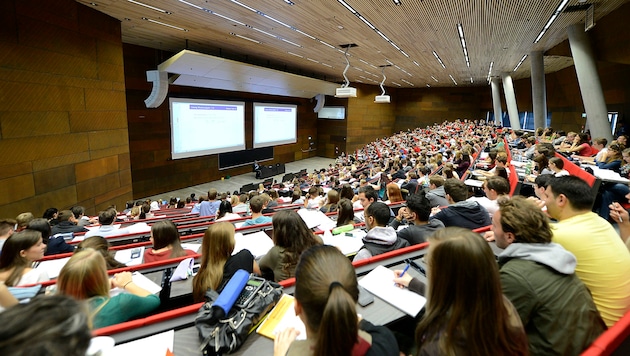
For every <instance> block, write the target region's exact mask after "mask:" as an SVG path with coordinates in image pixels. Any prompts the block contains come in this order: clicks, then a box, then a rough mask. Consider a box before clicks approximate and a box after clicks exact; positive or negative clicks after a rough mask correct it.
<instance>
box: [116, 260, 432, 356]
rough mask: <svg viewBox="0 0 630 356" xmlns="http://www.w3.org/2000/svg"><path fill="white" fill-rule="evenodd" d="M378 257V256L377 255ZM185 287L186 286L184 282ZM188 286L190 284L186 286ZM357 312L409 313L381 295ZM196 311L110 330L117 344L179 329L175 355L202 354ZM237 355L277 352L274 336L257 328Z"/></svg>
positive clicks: (382, 321)
mask: <svg viewBox="0 0 630 356" xmlns="http://www.w3.org/2000/svg"><path fill="white" fill-rule="evenodd" d="M425 253H426V248H422V249H417V250H413V251H409V252H403V253H401V254H398V255H395V256H392V257H389V258H386V259H382V260H376V261H374V262H370V263H367V264H361V265H359V266H357V267H356V268H355V269H356V273H357V276H358V277H359V278H360V277H361V276H363V275H365V274H367V273H368V272H370V271H371V270H372V269H373V268H375V267H376V266H378V265H384V266H386V267H388V268H390V269H397V268H399V269H402V267H403V266H404V262H403V261H404V260H405V259H407V258H410V259H412V260H414V261H415V262H416V263H418V264H420V265H421V266H423V267H425V269H426V266H425V265H424V262H422V257H423V256H424V254H425ZM376 257H378V256H376ZM409 273H410V274H411V275H412V276H414V277H417V278H419V279H421V280H422V281H423V282H426V278H425V277H424V276H423V275H421V274H420V273H418V272H417V271H415V270H414V269H412V268H410V269H409ZM182 287H184V286H182ZM184 288H186V287H184ZM293 292H294V287H293V286H290V287H287V288H285V293H287V294H293ZM357 313H359V314H361V315H362V316H363V318H365V319H366V320H368V321H370V322H372V323H373V324H375V325H387V324H389V323H392V322H394V321H396V320H399V319H401V318H403V317H405V316H406V314H405V313H403V312H402V311H400V310H399V309H398V308H395V307H393V306H391V305H390V304H388V303H386V302H385V301H383V300H381V299H380V298H378V297H376V296H375V297H374V303H372V304H370V305H368V306H366V307H361V306H359V305H357ZM195 316H196V312H194V313H190V314H186V315H182V316H178V317H175V318H172V319H168V320H162V321H160V322H158V323H155V324H150V325H144V326H142V327H140V328H136V329H130V330H124V331H121V332H118V333H114V334H109V336H111V337H113V338H114V339H115V340H116V344H120V343H124V342H128V341H132V340H136V339H140V338H144V337H147V336H150V335H153V334H157V333H160V332H163V331H167V330H171V329H175V341H174V350H173V352H174V353H175V355H178V356H182V355H201V351H200V350H199V344H200V340H199V335H198V334H197V329H196V328H195V327H194V319H195ZM234 354H235V355H261V354H263V355H271V354H273V340H270V339H268V338H266V337H264V336H261V335H258V334H256V333H255V332H254V333H252V334H251V335H250V336H249V337H248V338H247V340H246V342H245V343H244V344H243V346H242V347H241V348H240V349H239V350H238V351H237V352H235V353H234Z"/></svg>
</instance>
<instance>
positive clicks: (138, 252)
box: [114, 246, 144, 266]
mask: <svg viewBox="0 0 630 356" xmlns="http://www.w3.org/2000/svg"><path fill="white" fill-rule="evenodd" d="M132 255H133V256H134V257H133V258H132ZM114 259H115V260H116V261H118V262H120V263H124V264H126V265H127V266H137V265H139V264H142V262H143V261H144V246H142V247H135V248H128V249H125V250H118V251H116V254H115V255H114Z"/></svg>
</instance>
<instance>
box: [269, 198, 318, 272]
mask: <svg viewBox="0 0 630 356" xmlns="http://www.w3.org/2000/svg"><path fill="white" fill-rule="evenodd" d="M272 222H273V243H274V246H273V247H272V248H271V250H269V252H267V254H266V255H265V256H263V258H261V259H260V263H259V265H260V270H261V271H262V272H263V274H265V270H270V271H272V272H273V277H274V280H275V281H276V282H278V281H282V280H285V279H287V278H291V277H293V276H294V275H295V266H296V265H297V262H298V259H299V258H300V255H301V254H302V252H304V251H305V250H307V249H308V248H310V247H312V246H316V245H321V244H323V243H324V242H323V241H322V239H321V237H319V236H317V235H315V234H313V231H311V230H310V229H309V228H308V226H306V223H305V222H304V220H302V218H301V217H300V215H298V213H297V212H295V211H294V210H280V211H278V212H277V213H275V214H274V215H273V220H272Z"/></svg>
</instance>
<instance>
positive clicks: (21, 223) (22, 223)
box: [15, 212, 35, 232]
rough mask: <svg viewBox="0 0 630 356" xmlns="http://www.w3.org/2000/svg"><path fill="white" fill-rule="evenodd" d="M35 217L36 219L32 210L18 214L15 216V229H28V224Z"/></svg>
mask: <svg viewBox="0 0 630 356" xmlns="http://www.w3.org/2000/svg"><path fill="white" fill-rule="evenodd" d="M33 219H35V216H33V213H31V212H27V213H21V214H20V215H18V216H17V217H16V218H15V221H16V222H17V228H16V229H15V232H20V231H22V230H24V229H26V225H28V223H29V222H30V221H31V220H33Z"/></svg>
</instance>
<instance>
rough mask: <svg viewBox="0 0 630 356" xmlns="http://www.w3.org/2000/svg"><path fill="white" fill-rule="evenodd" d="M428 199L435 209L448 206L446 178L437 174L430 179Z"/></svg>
mask: <svg viewBox="0 0 630 356" xmlns="http://www.w3.org/2000/svg"><path fill="white" fill-rule="evenodd" d="M426 197H427V199H429V203H430V204H431V207H433V208H435V207H438V206H447V205H448V200H447V199H446V192H445V191H444V177H442V176H440V175H437V174H436V175H433V176H431V177H430V178H429V191H428V192H427V194H426Z"/></svg>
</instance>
